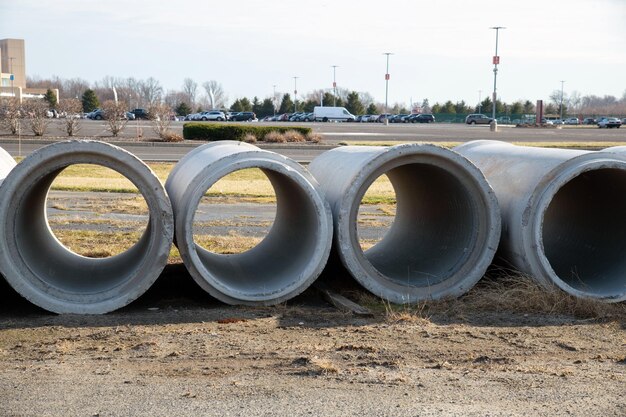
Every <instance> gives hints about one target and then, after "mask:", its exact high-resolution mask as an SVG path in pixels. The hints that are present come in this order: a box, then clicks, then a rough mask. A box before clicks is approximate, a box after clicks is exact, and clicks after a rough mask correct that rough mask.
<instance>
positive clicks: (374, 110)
mask: <svg viewBox="0 0 626 417" xmlns="http://www.w3.org/2000/svg"><path fill="white" fill-rule="evenodd" d="M365 113H366V114H378V113H379V111H378V107H376V104H374V103H370V105H369V106H367V110H365Z"/></svg>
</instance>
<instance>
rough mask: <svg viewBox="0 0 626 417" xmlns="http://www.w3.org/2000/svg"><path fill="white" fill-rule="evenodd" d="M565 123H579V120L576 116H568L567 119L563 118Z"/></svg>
mask: <svg viewBox="0 0 626 417" xmlns="http://www.w3.org/2000/svg"><path fill="white" fill-rule="evenodd" d="M565 124H566V125H579V124H580V120H578V117H568V118H567V119H565Z"/></svg>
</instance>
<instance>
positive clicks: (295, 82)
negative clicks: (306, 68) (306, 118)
mask: <svg viewBox="0 0 626 417" xmlns="http://www.w3.org/2000/svg"><path fill="white" fill-rule="evenodd" d="M298 78H300V77H293V112H294V113H296V112H297V103H298Z"/></svg>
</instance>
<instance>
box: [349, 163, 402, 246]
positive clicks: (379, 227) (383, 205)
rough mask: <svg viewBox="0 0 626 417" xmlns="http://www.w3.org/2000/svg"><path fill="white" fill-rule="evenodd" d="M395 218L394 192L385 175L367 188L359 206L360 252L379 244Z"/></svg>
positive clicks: (358, 234) (358, 233)
mask: <svg viewBox="0 0 626 417" xmlns="http://www.w3.org/2000/svg"><path fill="white" fill-rule="evenodd" d="M395 217H396V192H395V190H394V189H393V185H392V184H391V181H389V177H387V175H384V174H383V175H381V176H380V177H378V178H376V179H375V180H374V182H372V184H371V185H370V186H369V187H368V189H367V191H366V192H365V194H364V195H363V198H362V199H361V204H360V205H359V214H358V217H357V236H358V238H359V245H360V246H361V250H362V251H366V250H368V249H370V248H371V247H372V246H374V245H376V244H377V243H379V242H380V241H381V240H382V239H383V238H384V237H385V235H386V234H387V233H388V232H389V229H390V228H391V225H392V224H393V221H394V219H395Z"/></svg>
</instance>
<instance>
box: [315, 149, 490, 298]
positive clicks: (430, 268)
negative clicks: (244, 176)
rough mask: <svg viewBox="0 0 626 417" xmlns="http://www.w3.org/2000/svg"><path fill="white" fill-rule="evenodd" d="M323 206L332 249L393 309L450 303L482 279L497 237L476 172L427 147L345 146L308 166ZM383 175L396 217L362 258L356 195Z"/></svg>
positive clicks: (487, 188) (460, 160)
mask: <svg viewBox="0 0 626 417" xmlns="http://www.w3.org/2000/svg"><path fill="white" fill-rule="evenodd" d="M309 170H310V171H311V173H312V174H313V175H314V176H315V177H316V178H317V179H318V181H319V182H320V185H321V187H322V190H323V191H324V193H325V195H326V198H327V199H328V201H329V203H330V206H331V209H332V212H333V220H334V224H335V237H334V243H335V244H334V250H335V251H337V252H338V255H339V257H340V259H341V261H342V263H343V265H344V266H345V267H346V268H347V269H348V271H349V272H350V273H351V275H352V276H353V277H354V278H355V279H356V280H357V281H358V282H359V283H360V284H361V285H363V286H364V287H365V288H367V289H368V290H369V291H370V292H372V293H373V294H376V295H378V296H379V297H381V298H383V299H386V300H389V301H391V302H393V303H415V302H418V301H422V300H433V299H440V298H451V297H456V296H460V295H462V294H463V293H465V292H467V291H468V290H469V289H470V288H472V286H473V285H474V284H475V283H476V282H477V281H478V280H479V279H480V278H481V277H482V276H483V274H484V272H485V270H486V269H487V267H488V266H489V264H490V263H491V261H492V258H493V256H494V254H495V251H496V248H497V245H498V240H499V238H500V212H499V208H498V203H497V200H496V197H495V194H494V193H493V190H492V189H491V187H490V186H489V184H488V183H487V181H486V180H485V178H484V176H483V175H482V174H481V172H480V171H479V170H478V169H477V168H476V167H475V166H474V165H472V164H471V163H470V162H469V161H468V160H467V159H465V158H464V157H462V156H461V155H459V154H457V153H455V152H453V151H450V150H448V149H445V148H441V147H438V146H433V145H417V144H407V145H398V146H393V147H377V146H345V147H341V148H336V149H333V150H331V151H328V152H325V153H324V154H322V155H320V156H318V157H317V158H315V159H314V160H313V162H312V163H311V164H310V165H309ZM383 174H386V175H387V177H388V178H389V180H390V181H391V184H392V185H393V188H394V190H395V193H396V216H395V219H394V222H393V225H392V226H391V228H390V229H389V230H388V231H387V233H386V234H385V236H384V237H383V239H382V240H381V241H379V242H378V243H377V244H376V245H374V246H373V247H371V248H370V249H368V250H366V251H363V250H362V248H361V245H360V243H359V236H358V231H357V220H358V219H357V217H358V211H359V206H360V203H361V200H362V198H363V195H364V194H365V192H366V191H367V189H368V188H369V187H370V185H371V184H372V183H373V182H374V181H375V180H376V179H377V178H378V177H379V176H381V175H383Z"/></svg>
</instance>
